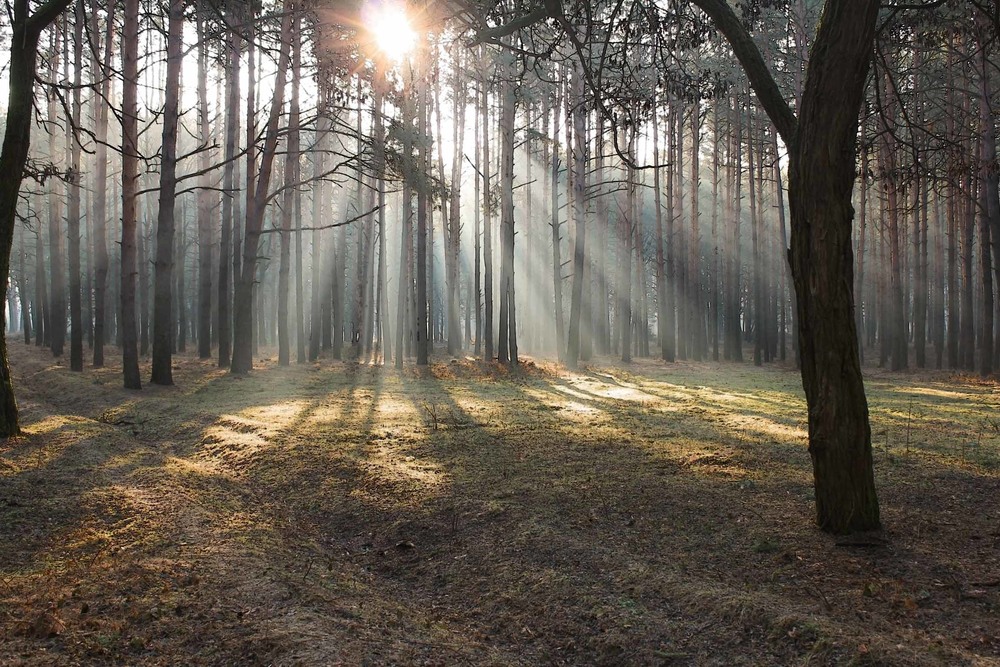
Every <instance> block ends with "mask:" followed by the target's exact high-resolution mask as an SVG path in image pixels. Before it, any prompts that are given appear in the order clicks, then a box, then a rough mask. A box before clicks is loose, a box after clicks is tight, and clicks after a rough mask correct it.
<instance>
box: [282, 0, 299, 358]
mask: <svg viewBox="0 0 1000 667" xmlns="http://www.w3.org/2000/svg"><path fill="white" fill-rule="evenodd" d="M299 23H300V21H299V13H298V11H295V16H294V17H293V19H292V34H296V35H297V34H298V31H299ZM291 48H292V90H291V100H290V106H289V113H288V135H287V138H286V144H285V183H284V188H285V191H284V197H283V201H282V207H281V250H280V263H279V265H278V365H279V366H287V365H288V363H289V361H290V357H291V345H290V343H289V340H288V339H289V335H288V288H289V283H290V272H291V240H292V239H291V234H292V214H293V213H294V211H295V200H296V193H297V192H298V189H299V188H298V181H299V73H300V62H301V57H300V55H299V54H300V51H301V49H302V47H301V42H300V41H299V40H298V39H295V40H292V45H291ZM296 224H297V225H298V223H296ZM296 237H298V234H296ZM299 293H301V289H299ZM296 312H297V311H296ZM296 329H298V327H296Z"/></svg>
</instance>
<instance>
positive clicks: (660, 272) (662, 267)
mask: <svg viewBox="0 0 1000 667" xmlns="http://www.w3.org/2000/svg"><path fill="white" fill-rule="evenodd" d="M653 163H654V165H655V166H656V168H655V169H654V170H653V206H654V208H655V209H656V211H655V219H656V305H657V312H656V328H657V338H658V339H659V342H660V358H661V359H663V361H673V360H674V345H673V343H674V318H673V312H672V310H671V311H668V310H667V308H668V306H669V307H671V309H672V306H673V299H669V298H668V296H667V290H673V285H670V284H668V283H667V271H666V264H665V259H664V257H665V254H664V238H663V201H662V196H661V190H660V172H661V167H660V117H659V108H658V107H657V105H656V101H655V100H654V101H653ZM668 169H669V167H668ZM667 196H668V197H669V196H670V193H669V190H668V191H667Z"/></svg>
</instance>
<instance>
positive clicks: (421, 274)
mask: <svg viewBox="0 0 1000 667" xmlns="http://www.w3.org/2000/svg"><path fill="white" fill-rule="evenodd" d="M423 53H424V55H426V52H425V51H423ZM427 76H428V75H427V70H426V66H425V67H422V68H421V70H420V81H419V83H418V84H417V91H416V92H417V133H418V134H417V136H419V137H420V139H421V141H420V146H419V147H418V149H417V156H418V167H417V174H416V177H417V182H418V184H419V186H418V188H417V258H416V259H417V274H416V278H417V282H416V298H417V312H416V315H417V335H416V343H417V365H418V366H426V365H427V363H428V356H429V354H430V344H429V342H428V337H429V335H430V331H429V327H428V326H427V325H428V317H427V300H428V290H427V218H428V214H429V210H428V209H429V206H428V199H429V197H430V192H429V189H430V184H429V183H428V180H427V174H428V171H429V167H430V149H429V146H428V141H427V135H428V134H429V132H428V129H429V125H428V108H427V107H428V105H427V97H428V95H427V86H428V82H427Z"/></svg>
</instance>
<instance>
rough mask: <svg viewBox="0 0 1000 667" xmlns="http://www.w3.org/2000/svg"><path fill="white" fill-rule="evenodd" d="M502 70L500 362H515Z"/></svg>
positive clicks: (509, 103)
mask: <svg viewBox="0 0 1000 667" xmlns="http://www.w3.org/2000/svg"><path fill="white" fill-rule="evenodd" d="M509 76H510V72H509V71H506V72H504V81H503V83H502V84H501V99H500V219H501V220H500V231H501V234H500V257H501V261H500V266H501V268H500V346H499V347H500V349H499V360H500V361H501V362H505V363H510V364H512V365H513V364H517V361H518V359H517V310H516V308H515V301H514V117H515V115H516V113H517V111H516V108H515V99H514V84H513V82H511V81H510V80H509V78H508V77H509Z"/></svg>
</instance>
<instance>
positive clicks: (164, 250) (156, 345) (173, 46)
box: [151, 0, 185, 385]
mask: <svg viewBox="0 0 1000 667" xmlns="http://www.w3.org/2000/svg"><path fill="white" fill-rule="evenodd" d="M184 4H185V3H184V0H171V2H170V8H169V20H168V24H167V76H166V88H165V104H164V108H163V141H162V145H161V146H162V147H161V149H160V154H161V158H160V207H159V213H158V215H157V218H156V261H155V264H154V266H155V283H154V285H155V286H154V288H153V289H154V293H153V366H152V378H151V381H152V382H153V383H154V384H161V385H171V384H173V383H174V380H173V375H172V368H173V362H172V360H171V345H170V332H171V320H170V315H171V310H172V308H171V306H172V294H171V287H172V284H171V283H172V281H173V270H174V256H173V252H174V200H175V199H176V197H177V195H176V192H177V123H178V118H179V116H178V112H179V108H178V97H179V92H180V73H181V65H182V59H183V48H184V43H183V41H184V35H183V30H184ZM183 271H184V264H183V261H182V262H181V272H182V273H183ZM178 298H180V295H179V294H178ZM178 303H179V304H181V305H182V307H183V301H179V302H178Z"/></svg>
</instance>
